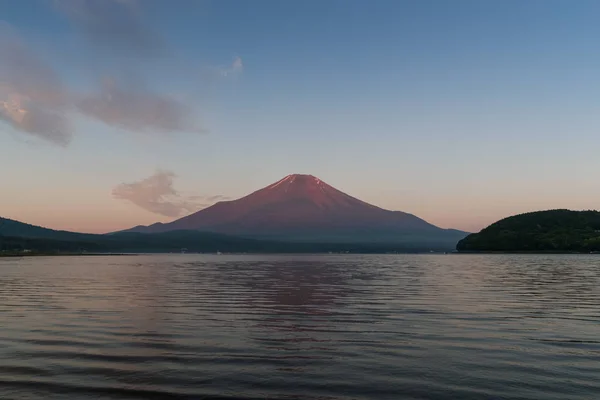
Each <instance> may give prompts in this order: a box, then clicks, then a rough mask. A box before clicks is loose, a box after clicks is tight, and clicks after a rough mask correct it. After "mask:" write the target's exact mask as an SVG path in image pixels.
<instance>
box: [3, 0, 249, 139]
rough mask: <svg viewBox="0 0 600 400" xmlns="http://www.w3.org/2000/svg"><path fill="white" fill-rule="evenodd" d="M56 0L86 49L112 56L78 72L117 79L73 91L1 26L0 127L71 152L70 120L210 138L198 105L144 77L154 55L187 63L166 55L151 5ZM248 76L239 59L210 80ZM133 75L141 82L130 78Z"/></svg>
mask: <svg viewBox="0 0 600 400" xmlns="http://www.w3.org/2000/svg"><path fill="white" fill-rule="evenodd" d="M51 1H53V2H54V5H55V7H54V9H55V10H58V11H59V12H60V13H62V14H63V15H66V16H67V20H68V21H70V22H71V24H72V25H73V26H74V27H75V29H74V33H75V34H76V35H80V36H82V37H84V38H86V39H87V40H85V41H84V42H83V43H84V44H85V43H87V45H88V46H91V48H92V49H93V50H94V52H96V50H99V49H100V48H105V49H106V52H105V53H104V54H103V57H101V59H102V60H104V61H106V62H99V63H97V64H94V65H93V66H89V67H88V68H86V67H83V70H78V67H80V68H81V67H82V66H84V65H86V64H85V63H77V64H76V65H72V66H71V67H72V69H73V72H74V73H75V74H80V73H81V74H80V75H83V76H92V79H97V81H98V82H100V81H101V79H100V78H99V76H98V74H100V73H102V72H103V71H99V70H100V69H101V68H102V65H109V66H110V67H108V68H110V72H108V73H106V71H104V76H110V77H112V78H111V79H105V80H104V81H103V82H102V83H101V84H99V85H98V86H97V88H96V89H92V90H90V91H87V92H84V93H81V92H79V90H76V89H75V87H72V86H69V85H70V84H71V82H70V81H68V80H65V81H64V82H63V81H62V80H61V77H60V75H59V74H58V73H57V72H56V71H54V70H53V68H52V67H51V65H50V64H49V63H47V62H45V61H44V60H43V59H42V58H41V57H39V56H38V55H37V54H36V52H35V51H34V48H33V47H32V46H30V45H28V43H26V42H25V41H23V40H22V39H20V37H19V36H18V35H17V34H16V33H15V31H14V29H12V28H10V27H8V25H7V24H2V22H1V21H0V122H3V123H6V124H9V125H11V126H12V127H13V128H14V129H15V131H16V132H24V133H27V134H29V135H33V136H35V137H38V138H42V139H44V140H47V141H50V142H52V143H55V144H58V145H61V146H66V145H67V144H68V143H69V142H70V141H71V139H72V137H73V130H72V128H71V126H72V123H71V117H73V116H75V115H76V114H77V113H79V114H82V115H84V116H86V117H88V118H92V119H95V120H98V121H101V122H103V123H105V124H107V125H109V126H112V127H118V128H122V129H125V130H129V131H134V132H158V133H163V134H170V133H181V132H185V133H198V132H206V129H203V127H202V126H200V125H201V124H200V121H198V120H197V118H196V116H197V115H198V113H196V112H195V109H194V105H193V104H192V103H191V102H190V101H182V100H178V99H176V98H174V97H173V96H171V95H169V94H166V93H165V92H164V91H163V90H160V89H158V88H157V85H153V83H154V82H155V80H154V78H155V77H153V79H150V78H149V77H148V76H146V73H149V72H150V71H151V68H148V69H147V65H148V64H147V60H140V59H137V60H136V58H139V57H145V56H150V55H152V56H156V57H160V60H157V61H161V62H162V61H166V62H167V63H169V62H171V61H172V64H173V65H182V64H185V62H182V61H185V60H181V59H175V58H174V57H175V56H174V54H173V53H172V52H168V51H165V50H166V49H167V48H168V46H167V45H166V43H165V40H164V39H163V37H162V36H161V35H160V34H159V32H158V31H157V30H156V29H155V25H154V24H152V23H151V21H149V20H147V19H146V17H145V14H144V7H143V6H144V5H145V4H146V3H145V2H143V1H141V0H51ZM165 65H166V64H165ZM243 69H244V66H243V62H242V59H241V58H239V57H237V58H235V59H234V60H233V62H232V64H231V65H230V66H228V67H223V68H215V69H214V71H216V72H212V74H213V76H214V75H217V76H222V77H232V76H236V75H239V74H240V73H241V72H242V71H243ZM195 70H196V69H195V68H194V71H195ZM183 73H185V72H183ZM183 73H182V74H183ZM187 73H188V74H190V77H189V80H190V82H194V80H197V78H198V77H197V76H194V75H195V72H187ZM180 75H181V74H180ZM131 76H134V77H135V79H130V78H131ZM179 78H180V79H181V78H182V76H179ZM183 78H184V77H183ZM198 84H200V82H198ZM183 97H184V98H186V96H183ZM187 98H191V97H190V96H187Z"/></svg>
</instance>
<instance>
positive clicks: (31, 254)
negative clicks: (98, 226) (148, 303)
mask: <svg viewBox="0 0 600 400" xmlns="http://www.w3.org/2000/svg"><path fill="white" fill-rule="evenodd" d="M137 255H138V254H135V253H4V254H3V253H0V258H19V257H78V256H84V257H88V256H89V257H99V256H137Z"/></svg>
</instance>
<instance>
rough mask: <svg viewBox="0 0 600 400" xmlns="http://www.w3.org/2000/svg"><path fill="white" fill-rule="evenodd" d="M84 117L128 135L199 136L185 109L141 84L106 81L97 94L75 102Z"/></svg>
mask: <svg viewBox="0 0 600 400" xmlns="http://www.w3.org/2000/svg"><path fill="white" fill-rule="evenodd" d="M77 107H78V109H79V110H80V111H81V112H82V113H83V114H85V115H87V116H89V117H92V118H95V119H98V120H100V121H102V122H104V123H106V124H108V125H112V126H116V127H121V128H125V129H129V130H132V131H156V132H167V133H168V132H179V131H186V132H201V131H202V130H201V129H200V128H199V127H198V126H197V125H196V123H195V121H193V120H192V117H191V109H190V107H189V106H188V105H186V104H184V103H181V102H179V101H177V100H176V99H174V98H172V97H170V96H168V95H165V94H160V93H155V92H152V91H150V90H149V89H148V88H147V87H145V86H144V85H142V84H132V83H122V82H117V81H115V80H106V81H105V82H104V84H103V86H102V88H101V90H100V91H99V92H98V93H93V94H88V95H85V96H83V97H82V98H81V99H80V100H79V101H78V102H77Z"/></svg>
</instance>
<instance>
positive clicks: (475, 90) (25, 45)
mask: <svg viewBox="0 0 600 400" xmlns="http://www.w3.org/2000/svg"><path fill="white" fill-rule="evenodd" d="M599 20H600V2H599V1H595V0H594V1H585V0H576V1H573V0H562V1H557V0H527V1H523V0H519V1H513V0H503V1H480V0H472V1H471V0H469V1H467V0H456V1H446V0H440V1H433V0H418V1H417V0H414V1H400V0H390V1H383V0H374V1H366V0H363V1H355V0H318V1H317V0H302V1H279V0H273V1H260V0H256V1H243V0H237V1H229V0H218V1H216V0H215V1H201V0H198V1H196V0H188V1H186V0H177V1H175V0H169V1H167V0H164V1H159V0H143V1H142V0H139V1H135V0H63V1H61V0H31V1H9V0H4V1H2V0H0V159H1V160H2V164H1V165H2V168H1V169H0V182H1V185H2V191H1V194H2V195H1V196H0V216H2V217H6V218H12V219H17V220H20V221H23V222H28V223H32V224H36V225H42V226H47V227H51V228H56V229H68V230H75V231H85V232H108V231H114V230H119V229H124V228H129V227H131V226H134V225H138V224H149V223H153V222H157V221H169V220H172V219H175V218H176V217H177V216H178V215H181V216H182V215H184V214H186V213H190V212H192V211H194V210H196V209H198V208H201V207H204V206H206V205H208V204H211V203H212V202H214V201H218V200H220V199H227V198H237V197H240V196H243V195H245V194H248V193H249V192H251V191H254V190H256V189H259V188H261V187H264V186H266V185H269V184H271V183H273V182H275V181H277V180H278V179H281V178H282V177H284V176H285V175H287V174H291V173H306V174H312V175H315V176H317V177H319V178H320V179H322V180H324V181H325V182H327V183H329V184H330V185H332V186H334V187H336V188H338V189H340V190H342V191H344V192H346V193H348V194H350V195H352V196H355V197H358V198H360V199H361V200H364V201H367V202H369V203H372V204H375V205H378V206H380V207H383V208H387V209H392V210H402V211H406V212H410V213H413V214H415V215H417V216H419V217H421V218H424V219H426V220H428V221H429V222H431V223H434V224H436V225H439V226H441V227H445V228H457V229H463V230H467V231H477V230H479V229H481V228H482V227H484V226H486V225H488V224H489V223H492V222H494V221H495V220H497V219H500V218H502V217H505V216H508V215H512V214H516V213H521V212H526V211H532V210H539V209H551V208H571V209H597V208H599V205H600V185H598V183H597V172H598V171H600V156H598V149H600V136H599V135H600V44H599V40H600V23H599V22H598V21H599Z"/></svg>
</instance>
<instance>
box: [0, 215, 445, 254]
mask: <svg viewBox="0 0 600 400" xmlns="http://www.w3.org/2000/svg"><path fill="white" fill-rule="evenodd" d="M182 249H186V250H187V251H189V252H203V253H215V252H217V251H222V252H234V253H241V252H247V253H327V252H351V253H386V252H415V251H416V252H423V251H429V250H432V249H433V250H448V247H447V246H446V245H443V246H441V247H440V246H430V245H427V246H420V247H419V246H414V245H404V244H398V243H326V242H320V243H314V242H284V241H277V240H258V239H252V238H247V237H238V236H232V235H224V234H219V233H212V232H201V231H195V230H192V231H190V230H187V231H182V230H178V231H169V232H162V233H135V232H121V233H114V234H109V235H95V234H85V233H76V232H68V231H56V230H53V229H47V228H43V227H39V226H35V225H30V224H26V223H22V222H19V221H14V220H10V219H6V218H0V256H2V255H6V254H8V255H12V254H22V253H23V252H24V251H25V250H27V252H28V253H32V254H35V253H38V254H39V253H42V254H51V253H59V254H60V253H84V252H87V253H108V252H113V253H114V252H118V253H121V252H125V253H170V252H177V253H178V252H180V251H181V250H182Z"/></svg>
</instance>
